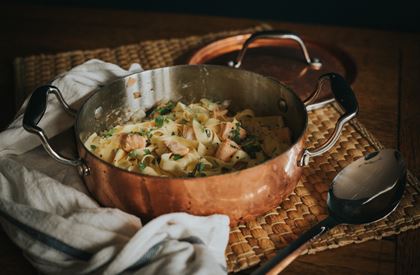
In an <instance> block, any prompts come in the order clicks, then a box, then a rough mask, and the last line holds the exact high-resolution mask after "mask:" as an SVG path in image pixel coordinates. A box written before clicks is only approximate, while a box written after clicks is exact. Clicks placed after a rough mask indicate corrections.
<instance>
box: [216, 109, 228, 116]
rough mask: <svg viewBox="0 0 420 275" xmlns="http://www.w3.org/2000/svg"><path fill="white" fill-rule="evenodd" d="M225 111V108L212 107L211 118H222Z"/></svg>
mask: <svg viewBox="0 0 420 275" xmlns="http://www.w3.org/2000/svg"><path fill="white" fill-rule="evenodd" d="M227 112H228V110H227V109H219V108H217V109H214V110H213V115H212V117H213V118H219V117H221V118H223V117H224V116H225V115H226V114H227Z"/></svg>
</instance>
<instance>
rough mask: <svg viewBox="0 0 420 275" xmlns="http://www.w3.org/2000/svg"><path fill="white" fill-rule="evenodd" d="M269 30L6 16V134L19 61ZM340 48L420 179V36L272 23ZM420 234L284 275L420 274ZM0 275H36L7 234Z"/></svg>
mask: <svg viewBox="0 0 420 275" xmlns="http://www.w3.org/2000/svg"><path fill="white" fill-rule="evenodd" d="M259 23H261V22H258V21H255V20H248V19H234V18H223V17H208V16H196V15H185V14H166V13H150V12H142V11H127V10H125V11H122V10H117V11H115V10H109V9H108V10H98V9H88V8H85V9H78V8H66V7H55V8H51V7H49V8H45V7H39V6H2V7H1V8H0V35H1V38H2V43H0V71H1V73H0V109H1V116H0V128H4V127H5V126H6V125H7V124H8V123H9V122H10V121H11V119H12V118H13V115H14V113H15V111H16V110H15V108H14V106H15V105H14V75H13V59H14V58H16V57H18V56H27V55H32V54H40V53H57V52H61V51H69V50H78V49H95V48H103V47H116V46H119V45H124V44H129V43H136V42H139V41H143V40H150V39H162V38H170V37H185V36H190V35H202V34H206V33H208V32H217V31H223V30H228V29H242V28H248V27H252V26H255V25H256V24H259ZM267 23H269V24H271V25H272V26H273V27H275V28H278V29H288V30H292V31H294V32H296V33H298V34H302V35H304V36H307V37H311V38H314V39H318V40H319V41H322V42H325V43H332V44H335V45H337V46H339V47H341V48H343V49H344V50H346V51H347V52H348V53H349V54H350V55H351V56H352V58H354V60H355V62H356V64H357V77H356V81H355V83H354V85H353V88H354V90H355V92H356V96H357V98H358V100H359V102H360V115H359V119H360V121H361V122H362V123H363V124H364V125H365V126H366V127H367V128H368V129H369V130H370V131H371V132H372V133H373V134H374V135H375V136H376V137H377V138H378V139H379V140H380V141H381V142H383V144H384V145H385V146H387V147H393V148H399V149H400V150H401V151H402V153H403V155H404V157H405V159H406V161H407V164H408V166H409V168H410V169H411V171H412V172H413V173H414V174H415V175H416V176H417V177H419V176H420V157H419V156H418V154H419V153H420V107H419V104H420V89H419V88H418V87H419V84H418V82H419V81H420V34H415V33H396V32H387V31H377V30H367V29H355V28H344V27H331V26H330V27H327V26H319V25H300V24H289V23H282V22H267ZM418 247H420V230H416V231H409V232H406V233H403V234H401V235H399V236H396V237H391V238H386V239H383V240H380V241H369V242H366V243H363V244H358V245H349V246H345V247H341V248H338V249H334V250H330V251H325V252H321V253H318V254H315V255H305V256H301V257H299V258H298V259H297V260H296V261H295V262H293V263H292V264H291V265H290V266H289V267H288V268H287V269H286V270H285V272H284V274H404V275H405V274H419V270H420V265H419V262H420V261H419V259H420V252H419V251H420V249H418ZM0 270H1V271H0V273H1V274H34V273H36V271H35V269H33V267H32V266H31V265H30V264H29V263H28V261H27V260H26V259H25V258H24V256H23V255H22V252H21V251H20V250H19V248H18V247H16V246H15V245H14V244H13V243H12V242H11V241H10V240H9V239H8V237H7V236H6V235H5V233H4V232H3V231H1V230H0Z"/></svg>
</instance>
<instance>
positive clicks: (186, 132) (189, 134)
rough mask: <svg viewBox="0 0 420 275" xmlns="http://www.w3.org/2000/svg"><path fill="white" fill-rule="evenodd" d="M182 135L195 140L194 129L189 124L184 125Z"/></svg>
mask: <svg viewBox="0 0 420 275" xmlns="http://www.w3.org/2000/svg"><path fill="white" fill-rule="evenodd" d="M182 136H183V137H184V138H185V139H188V140H195V135H194V129H193V128H192V127H190V126H187V125H182Z"/></svg>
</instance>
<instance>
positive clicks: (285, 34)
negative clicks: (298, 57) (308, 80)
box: [229, 30, 322, 70]
mask: <svg viewBox="0 0 420 275" xmlns="http://www.w3.org/2000/svg"><path fill="white" fill-rule="evenodd" d="M264 38H275V39H290V40H293V41H296V43H298V44H299V46H300V48H301V49H302V52H303V56H304V57H305V61H306V63H307V64H308V65H309V66H311V68H313V69H315V70H319V69H320V68H321V67H322V63H321V61H320V60H319V59H318V58H316V57H314V58H311V57H310V56H309V52H308V50H307V48H306V46H305V43H303V41H302V39H300V37H299V36H297V35H296V34H294V33H292V32H289V31H279V30H271V31H260V32H255V33H253V34H251V36H250V37H249V38H248V39H247V40H246V41H245V42H244V44H243V45H242V49H241V50H240V51H239V53H238V56H237V57H236V60H235V61H230V62H229V66H231V67H234V68H239V67H240V66H241V64H242V60H243V58H244V56H245V53H246V51H247V49H248V48H249V45H250V44H251V43H252V42H254V41H255V40H257V39H264Z"/></svg>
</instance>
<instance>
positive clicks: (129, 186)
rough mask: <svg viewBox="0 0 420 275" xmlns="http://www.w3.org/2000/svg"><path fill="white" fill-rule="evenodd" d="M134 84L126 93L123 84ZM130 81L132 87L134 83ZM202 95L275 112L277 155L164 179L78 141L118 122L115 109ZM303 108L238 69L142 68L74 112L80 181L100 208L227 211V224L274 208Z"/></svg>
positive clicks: (301, 130)
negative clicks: (280, 142) (227, 169)
mask: <svg viewBox="0 0 420 275" xmlns="http://www.w3.org/2000/svg"><path fill="white" fill-rule="evenodd" d="M133 81H135V82H136V85H137V87H135V89H134V90H136V91H137V90H141V92H142V97H141V99H138V98H137V97H133V94H132V91H131V90H130V89H129V88H127V87H128V86H130V87H131V86H132V85H127V83H128V82H130V83H131V82H133ZM134 86H135V85H134ZM202 97H207V98H211V99H213V100H220V101H221V100H224V99H228V100H231V102H232V103H231V107H230V109H232V110H233V111H238V110H242V109H244V108H252V109H253V110H254V111H255V112H256V113H257V115H262V116H264V115H282V116H283V117H284V119H285V121H286V124H287V126H288V127H289V128H290V130H291V132H292V136H293V145H292V146H291V147H290V148H289V150H287V151H286V152H284V153H283V154H281V155H279V156H276V157H275V158H273V159H271V160H269V161H266V162H264V163H262V164H260V165H258V166H255V167H251V168H248V169H244V170H241V171H238V172H232V173H227V174H222V175H216V176H210V177H200V178H164V177H153V176H146V175H142V174H138V173H135V172H129V171H126V170H122V169H120V168H117V167H115V166H113V165H112V164H109V163H106V162H105V161H103V160H101V159H100V158H98V157H96V156H95V155H93V154H92V153H90V152H89V151H88V150H87V149H86V148H85V147H84V145H83V142H84V141H85V140H86V139H87V137H88V136H90V134H91V133H93V132H100V131H102V130H104V129H107V128H108V127H110V126H112V125H115V123H117V124H120V123H121V117H122V116H123V114H122V113H121V112H115V110H125V111H127V110H130V111H133V110H135V109H136V108H141V107H142V106H145V107H147V106H149V107H147V108H150V107H151V106H153V105H154V102H158V101H159V100H162V99H172V100H179V99H182V100H183V101H184V102H191V101H195V100H197V99H200V98H202ZM306 127H307V113H306V109H305V106H304V105H303V103H302V102H301V100H300V99H299V98H298V97H297V95H296V94H294V93H293V92H292V91H291V90H290V89H289V88H287V87H286V86H285V85H283V84H281V83H279V82H277V81H275V80H273V79H270V78H266V77H264V76H261V75H259V74H256V73H252V72H249V71H244V70H240V69H232V68H227V67H222V66H214V65H196V66H193V65H185V66H175V67H166V68H161V69H155V70H150V71H145V72H142V73H138V74H135V75H131V76H128V77H126V78H123V79H120V80H118V81H116V82H114V83H111V84H109V85H107V86H105V87H102V88H100V89H99V90H98V91H97V92H96V93H95V94H93V95H92V97H90V98H89V99H88V100H87V101H86V102H85V103H84V105H83V106H82V108H81V109H80V110H79V113H78V118H77V122H76V127H75V128H76V140H77V143H78V150H79V154H80V157H81V158H82V159H83V160H84V162H85V164H86V165H87V167H89V170H90V174H89V175H87V176H84V181H85V183H86V186H87V188H88V189H89V191H90V192H91V193H92V195H93V196H94V197H95V198H96V199H97V200H98V201H99V202H100V203H101V204H102V205H104V206H108V207H117V208H120V209H122V210H124V211H127V212H129V213H132V214H135V215H138V216H140V217H141V218H143V219H149V218H153V217H156V216H159V215H162V214H165V213H170V212H188V213H192V214H195V215H210V214H215V213H220V214H226V215H228V216H229V217H230V219H231V224H232V225H234V224H236V223H237V222H239V221H241V220H247V219H250V218H252V217H255V216H258V215H260V214H263V213H264V212H266V211H269V210H271V209H273V208H274V207H276V206H277V205H278V204H279V203H280V202H281V201H282V200H283V199H284V198H285V197H287V196H288V195H289V194H290V193H291V192H292V190H293V189H294V187H295V186H296V184H297V182H298V180H299V178H300V177H301V174H302V168H301V167H298V165H297V163H298V160H299V159H300V158H301V155H302V151H303V145H304V134H305V131H306Z"/></svg>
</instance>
